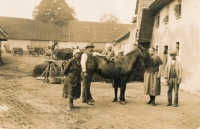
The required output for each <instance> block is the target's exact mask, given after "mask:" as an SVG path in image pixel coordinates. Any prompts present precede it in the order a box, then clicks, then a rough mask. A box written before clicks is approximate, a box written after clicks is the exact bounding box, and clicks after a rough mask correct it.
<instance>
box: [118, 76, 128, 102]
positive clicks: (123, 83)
mask: <svg viewBox="0 0 200 129" xmlns="http://www.w3.org/2000/svg"><path fill="white" fill-rule="evenodd" d="M126 83H127V77H123V78H121V87H120V97H119V99H120V103H121V104H125V103H126V99H125V91H126Z"/></svg>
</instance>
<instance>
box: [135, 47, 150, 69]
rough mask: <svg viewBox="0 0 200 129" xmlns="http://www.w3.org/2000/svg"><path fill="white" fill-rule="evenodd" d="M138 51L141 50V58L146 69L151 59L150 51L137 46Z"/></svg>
mask: <svg viewBox="0 0 200 129" xmlns="http://www.w3.org/2000/svg"><path fill="white" fill-rule="evenodd" d="M137 49H139V50H140V53H141V57H142V59H143V65H144V67H146V66H147V64H148V62H149V59H150V58H151V57H150V55H149V52H148V49H146V48H144V47H142V46H141V45H137Z"/></svg>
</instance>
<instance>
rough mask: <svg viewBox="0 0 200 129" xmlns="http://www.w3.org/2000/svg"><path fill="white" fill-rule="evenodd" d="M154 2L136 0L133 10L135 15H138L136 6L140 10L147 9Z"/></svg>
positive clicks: (152, 0) (151, 0) (150, 0)
mask: <svg viewBox="0 0 200 129" xmlns="http://www.w3.org/2000/svg"><path fill="white" fill-rule="evenodd" d="M154 1H155V0H137V3H136V8H135V14H137V13H138V6H140V7H141V9H146V8H148V7H149V6H150V5H151V4H152V3H153V2H154Z"/></svg>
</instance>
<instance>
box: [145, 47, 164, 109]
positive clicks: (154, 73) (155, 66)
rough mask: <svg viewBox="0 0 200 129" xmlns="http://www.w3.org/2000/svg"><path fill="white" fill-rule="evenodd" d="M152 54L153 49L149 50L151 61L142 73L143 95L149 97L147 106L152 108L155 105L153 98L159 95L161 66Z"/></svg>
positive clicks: (159, 61)
mask: <svg viewBox="0 0 200 129" xmlns="http://www.w3.org/2000/svg"><path fill="white" fill-rule="evenodd" d="M154 53H155V48H153V47H151V48H149V54H150V56H151V59H150V60H149V62H148V65H147V67H146V68H145V73H144V94H145V95H149V97H150V100H149V101H148V102H147V104H151V105H152V106H155V105H156V103H155V98H156V96H157V95H160V90H161V84H160V76H161V65H162V61H161V59H160V57H159V56H157V55H155V54H154Z"/></svg>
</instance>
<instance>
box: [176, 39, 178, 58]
mask: <svg viewBox="0 0 200 129" xmlns="http://www.w3.org/2000/svg"><path fill="white" fill-rule="evenodd" d="M176 52H177V55H178V56H179V42H176Z"/></svg>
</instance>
